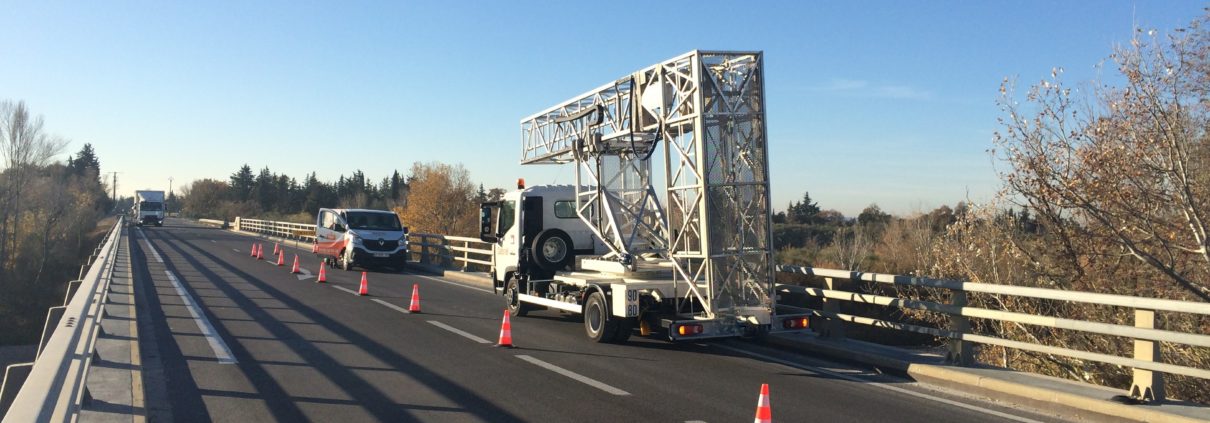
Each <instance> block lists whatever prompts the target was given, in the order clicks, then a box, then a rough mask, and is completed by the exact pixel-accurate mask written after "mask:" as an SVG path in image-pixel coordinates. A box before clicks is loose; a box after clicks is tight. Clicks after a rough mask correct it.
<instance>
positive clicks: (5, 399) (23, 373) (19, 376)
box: [0, 363, 34, 417]
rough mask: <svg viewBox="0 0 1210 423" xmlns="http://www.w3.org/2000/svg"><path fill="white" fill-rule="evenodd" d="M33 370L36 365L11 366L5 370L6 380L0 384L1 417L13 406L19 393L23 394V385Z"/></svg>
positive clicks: (21, 364)
mask: <svg viewBox="0 0 1210 423" xmlns="http://www.w3.org/2000/svg"><path fill="white" fill-rule="evenodd" d="M33 370H34V363H20V364H10V365H9V366H8V367H7V368H5V369H4V380H3V382H0V417H3V416H4V415H5V414H7V413H8V409H9V407H12V406H13V400H15V399H17V392H21V385H24V384H25V379H29V373H30V372H31V371H33Z"/></svg>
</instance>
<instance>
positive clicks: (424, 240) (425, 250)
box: [420, 235, 432, 265]
mask: <svg viewBox="0 0 1210 423" xmlns="http://www.w3.org/2000/svg"><path fill="white" fill-rule="evenodd" d="M429 247H430V245H429V236H428V235H421V236H420V262H421V263H423V264H425V265H428V264H432V262H431V261H430V260H429Z"/></svg>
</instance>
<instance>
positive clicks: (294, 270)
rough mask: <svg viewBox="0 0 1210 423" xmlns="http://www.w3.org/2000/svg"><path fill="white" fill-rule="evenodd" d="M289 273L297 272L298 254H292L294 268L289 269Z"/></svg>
mask: <svg viewBox="0 0 1210 423" xmlns="http://www.w3.org/2000/svg"><path fill="white" fill-rule="evenodd" d="M290 273H294V274H298V273H299V272H298V254H295V255H294V268H292V269H290Z"/></svg>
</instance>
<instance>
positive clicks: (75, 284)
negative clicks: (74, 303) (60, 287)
mask: <svg viewBox="0 0 1210 423" xmlns="http://www.w3.org/2000/svg"><path fill="white" fill-rule="evenodd" d="M82 282H84V281H82V280H79V279H76V280H74V281H69V282H67V295H64V296H63V305H67V303H70V302H71V296H72V295H76V290H77V289H80V283H82Z"/></svg>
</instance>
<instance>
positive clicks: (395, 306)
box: [370, 298, 412, 314]
mask: <svg viewBox="0 0 1210 423" xmlns="http://www.w3.org/2000/svg"><path fill="white" fill-rule="evenodd" d="M370 301H373V302H376V303H378V304H382V305H384V306H387V307H389V308H392V309H394V310H395V311H398V312H400V313H403V314H412V312H410V311H408V309H406V308H403V307H400V306H397V305H394V304H391V303H388V302H386V301H384V300H380V299H377V298H372V299H370Z"/></svg>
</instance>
